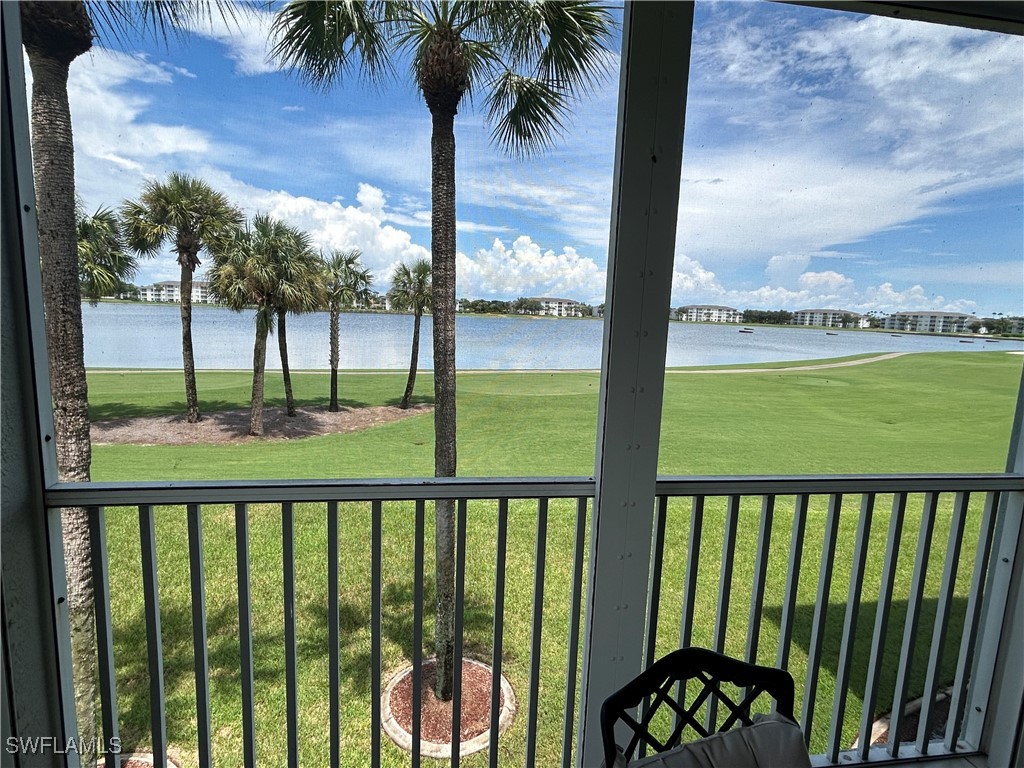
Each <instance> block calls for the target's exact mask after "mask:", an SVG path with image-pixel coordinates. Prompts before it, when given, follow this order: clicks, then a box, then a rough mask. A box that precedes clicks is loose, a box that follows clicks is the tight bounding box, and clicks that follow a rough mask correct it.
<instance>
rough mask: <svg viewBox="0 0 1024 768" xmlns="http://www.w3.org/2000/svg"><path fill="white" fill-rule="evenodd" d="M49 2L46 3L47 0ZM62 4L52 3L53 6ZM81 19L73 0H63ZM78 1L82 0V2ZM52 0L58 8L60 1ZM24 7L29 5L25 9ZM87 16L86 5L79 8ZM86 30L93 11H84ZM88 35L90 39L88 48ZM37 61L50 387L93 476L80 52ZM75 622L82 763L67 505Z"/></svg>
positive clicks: (79, 471) (39, 207) (83, 710)
mask: <svg viewBox="0 0 1024 768" xmlns="http://www.w3.org/2000/svg"><path fill="white" fill-rule="evenodd" d="M47 5H48V4H47ZM56 5H57V4H54V6H56ZM62 5H63V6H64V9H65V10H67V11H69V13H68V15H69V16H70V17H71V18H72V19H73V20H75V21H78V22H79V23H81V22H82V18H79V19H74V17H75V16H76V15H77V8H76V4H71V3H65V4H62ZM77 5H81V4H77ZM54 6H50V8H49V9H48V10H52V11H54V12H55V13H57V14H58V15H59V14H60V12H61V9H60V8H55V7H54ZM23 12H25V11H24V10H23ZM81 14H82V17H84V14H85V9H84V6H83V7H82V8H81ZM84 23H85V24H86V27H85V29H86V30H87V35H88V29H89V27H88V18H84ZM89 40H90V37H89V36H87V37H86V44H85V47H84V48H83V49H82V51H81V52H84V51H85V50H88V48H89V44H88V41H89ZM28 54H29V62H30V64H31V67H32V165H33V172H34V176H35V184H36V214H37V217H38V221H39V252H40V255H41V257H42V282H43V306H44V310H45V311H44V316H45V325H46V338H47V342H48V346H47V349H48V353H49V369H50V388H51V393H52V396H53V418H54V427H55V431H56V446H55V449H56V453H57V470H58V476H59V478H60V480H61V481H62V482H83V481H88V480H89V465H90V464H91V462H92V445H91V443H90V440H89V402H88V387H87V385H86V379H85V356H84V350H83V338H82V297H81V290H80V288H79V282H78V251H77V243H76V239H75V165H74V142H73V139H72V132H71V110H70V107H69V105H68V94H67V81H68V69H69V67H70V64H71V61H73V60H74V58H75V57H76V56H77V55H78V54H77V53H74V51H69V50H65V51H63V54H64V55H61V56H59V57H50V56H46V55H43V54H42V53H40V52H39V51H38V50H37V49H35V48H34V46H32V45H29V46H28ZM61 528H62V533H63V538H64V561H65V568H66V575H67V589H68V607H69V619H70V628H71V651H72V654H71V657H72V658H71V663H72V668H73V674H74V685H75V711H76V713H77V716H78V734H77V736H78V737H79V738H80V739H81V746H82V748H83V749H84V750H85V751H84V752H83V753H82V760H83V764H87V763H91V762H93V761H94V760H95V754H94V750H95V744H96V700H97V682H96V663H97V656H96V625H95V609H94V605H95V601H94V595H93V588H92V553H91V549H90V546H89V544H90V541H89V517H88V512H87V511H86V510H85V509H81V508H73V509H65V510H64V513H63V516H62V518H61Z"/></svg>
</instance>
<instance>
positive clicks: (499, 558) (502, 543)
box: [487, 499, 508, 768]
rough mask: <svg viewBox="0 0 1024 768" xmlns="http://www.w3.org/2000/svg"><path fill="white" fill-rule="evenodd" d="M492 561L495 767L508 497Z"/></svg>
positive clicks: (501, 505)
mask: <svg viewBox="0 0 1024 768" xmlns="http://www.w3.org/2000/svg"><path fill="white" fill-rule="evenodd" d="M497 539H498V540H497V542H496V552H495V562H494V568H495V571H494V635H493V637H494V639H493V645H492V651H491V735H490V736H491V738H490V747H489V749H490V752H489V754H488V756H487V762H488V765H489V766H490V768H498V719H499V717H500V715H501V661H502V659H501V656H502V650H503V644H504V643H503V641H504V636H505V561H506V554H507V549H508V499H498V531H497Z"/></svg>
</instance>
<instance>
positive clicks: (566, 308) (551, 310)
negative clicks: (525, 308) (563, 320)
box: [528, 296, 583, 317]
mask: <svg viewBox="0 0 1024 768" xmlns="http://www.w3.org/2000/svg"><path fill="white" fill-rule="evenodd" d="M528 300H529V301H536V302H537V303H538V304H540V312H539V314H541V315H549V316H551V317H582V315H583V309H582V307H583V303H582V302H579V301H576V300H575V299H557V298H552V297H550V296H531V297H529V298H528Z"/></svg>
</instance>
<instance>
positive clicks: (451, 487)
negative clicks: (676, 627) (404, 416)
mask: <svg viewBox="0 0 1024 768" xmlns="http://www.w3.org/2000/svg"><path fill="white" fill-rule="evenodd" d="M928 491H933V492H942V491H1024V475H1019V474H1010V473H990V474H985V473H971V474H901V475H765V476H757V475H717V476H685V477H672V476H663V477H659V478H658V483H657V494H658V495H659V496H721V495H742V496H750V495H764V494H776V495H792V494H798V493H805V494H818V493H894V492H903V493H924V492H928ZM593 494H594V479H593V478H592V477H486V478H477V477H458V478H410V479H394V478H389V479H381V480H229V481H206V480H198V481H167V482H159V481H157V482H103V483H98V482H97V483H61V484H57V485H54V486H53V487H51V488H49V489H47V490H46V493H45V500H46V506H47V507H49V508H54V507H88V506H136V505H140V504H152V505H161V504H187V503H203V504H236V503H267V502H325V501H367V500H380V501H415V500H419V499H423V500H433V499H443V498H452V499H501V498H505V499H526V498H540V497H546V498H578V497H581V496H593Z"/></svg>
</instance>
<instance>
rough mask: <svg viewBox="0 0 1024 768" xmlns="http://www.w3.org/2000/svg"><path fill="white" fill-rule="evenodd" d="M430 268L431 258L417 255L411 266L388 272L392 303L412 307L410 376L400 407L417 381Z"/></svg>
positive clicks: (403, 308)
mask: <svg viewBox="0 0 1024 768" xmlns="http://www.w3.org/2000/svg"><path fill="white" fill-rule="evenodd" d="M431 293H432V288H431V269H430V262H429V261H427V260H426V259H419V260H418V261H415V262H413V265H412V267H409V266H407V265H405V264H399V265H398V266H397V267H395V271H394V273H393V274H392V275H391V290H390V291H388V299H390V301H391V306H392V307H393V308H394V309H397V310H399V311H405V312H408V311H411V312H412V314H413V323H412V358H411V359H410V361H409V380H408V382H407V383H406V385H405V394H404V395H402V404H401V407H402V408H408V407H409V401H410V400H411V399H412V390H413V387H414V386H415V385H416V364H417V362H418V361H419V356H420V319H421V318H422V317H423V313H424V312H426V311H428V310H429V309H430V306H431V298H432V296H431Z"/></svg>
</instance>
